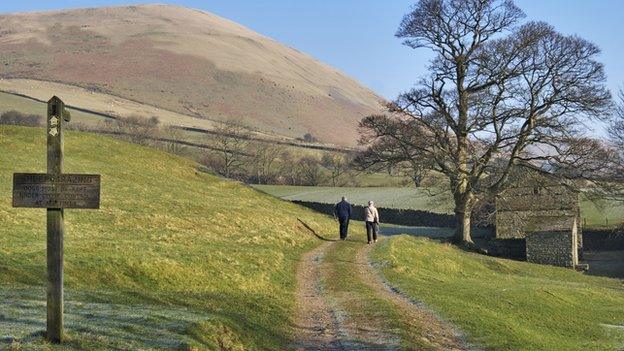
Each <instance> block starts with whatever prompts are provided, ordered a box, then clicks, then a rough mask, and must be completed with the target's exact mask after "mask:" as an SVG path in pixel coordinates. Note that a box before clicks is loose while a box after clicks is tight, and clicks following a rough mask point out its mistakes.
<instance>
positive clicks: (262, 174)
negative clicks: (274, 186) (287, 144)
mask: <svg viewBox="0 0 624 351" xmlns="http://www.w3.org/2000/svg"><path fill="white" fill-rule="evenodd" d="M248 150H249V154H250V155H251V156H250V158H251V159H250V162H249V163H250V168H251V169H250V171H251V173H252V174H253V175H252V177H253V178H254V179H252V181H253V182H256V183H258V184H268V183H271V182H274V180H275V178H276V173H277V170H276V163H277V160H278V159H279V158H280V155H281V154H282V152H283V147H281V146H279V145H274V144H269V143H263V142H259V143H254V144H251V145H250V147H249V148H248Z"/></svg>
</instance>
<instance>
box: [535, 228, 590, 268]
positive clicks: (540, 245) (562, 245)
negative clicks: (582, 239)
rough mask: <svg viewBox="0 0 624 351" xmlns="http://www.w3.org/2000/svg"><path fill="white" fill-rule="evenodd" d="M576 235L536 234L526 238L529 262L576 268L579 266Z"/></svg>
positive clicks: (559, 233)
mask: <svg viewBox="0 0 624 351" xmlns="http://www.w3.org/2000/svg"><path fill="white" fill-rule="evenodd" d="M574 237H575V233H573V232H572V231H563V232H536V233H532V234H530V235H528V236H527V237H526V258H527V261H528V262H533V263H539V264H550V265H554V266H561V267H574V266H576V265H577V264H578V259H577V258H576V257H575V256H576V253H575V252H576V250H575V249H574V247H575V245H574V241H575V240H574Z"/></svg>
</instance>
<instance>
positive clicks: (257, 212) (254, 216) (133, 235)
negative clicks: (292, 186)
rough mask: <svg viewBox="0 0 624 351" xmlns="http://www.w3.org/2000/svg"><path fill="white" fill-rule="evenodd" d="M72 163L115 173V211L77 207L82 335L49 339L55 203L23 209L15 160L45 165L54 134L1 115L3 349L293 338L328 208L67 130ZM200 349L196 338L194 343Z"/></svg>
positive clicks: (72, 331)
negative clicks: (50, 209) (300, 263)
mask: <svg viewBox="0 0 624 351" xmlns="http://www.w3.org/2000/svg"><path fill="white" fill-rule="evenodd" d="M65 153H66V154H65V172H66V173H71V172H75V173H101V174H102V204H101V209H100V210H97V211H92V210H67V211H66V214H65V218H66V231H67V232H66V237H65V287H66V311H67V313H66V316H65V318H66V326H67V332H68V336H69V341H68V342H67V343H65V344H64V345H63V346H62V347H59V348H54V347H50V346H48V345H44V344H43V342H42V337H41V331H42V330H44V329H45V282H46V280H45V274H46V265H45V255H46V249H45V248H46V244H45V211H44V210H41V209H16V208H12V207H11V185H12V181H11V178H12V173H13V172H43V171H44V170H45V133H44V131H43V130H42V129H39V128H25V127H9V126H0V349H6V348H11V347H15V349H21V348H19V347H23V349H28V350H32V349H34V350H39V349H41V350H50V349H52V350H133V349H135V350H136V349H142V350H152V349H179V350H187V349H188V350H190V349H193V350H205V349H210V350H212V349H217V348H219V347H224V346H223V345H226V346H227V347H229V348H228V349H231V350H242V349H245V350H282V349H284V348H285V347H286V345H287V344H288V343H289V342H290V333H291V331H292V325H291V324H290V321H291V318H292V315H294V310H295V306H294V290H295V275H294V270H295V265H296V262H297V260H298V258H299V256H300V255H301V253H303V252H304V251H307V250H309V249H311V248H312V247H314V246H315V245H317V244H318V241H317V240H316V239H315V237H314V236H313V235H311V234H310V233H309V232H308V230H307V229H305V228H303V226H302V225H301V224H300V223H299V222H298V220H297V218H301V219H302V220H304V221H305V222H306V223H307V224H309V225H310V226H311V227H312V228H314V229H315V230H317V231H318V232H319V233H323V234H324V235H327V234H325V233H329V232H330V231H331V232H333V231H334V230H333V229H334V225H333V222H332V221H331V220H330V219H329V218H327V217H326V216H322V215H318V214H315V213H313V212H311V211H309V210H306V209H303V208H300V207H297V206H294V205H291V204H289V203H286V202H284V201H281V200H278V199H275V198H273V197H270V196H268V195H264V194H261V193H259V192H257V191H255V190H253V189H250V188H248V187H246V186H244V185H242V184H239V183H235V182H232V181H227V180H224V179H221V178H217V177H214V176H211V175H208V174H205V173H200V172H197V171H196V170H195V167H196V165H195V164H194V163H193V162H191V161H188V160H186V159H183V158H180V157H176V156H173V155H169V154H166V153H163V152H160V151H157V150H154V149H150V148H145V147H140V146H137V145H133V144H128V143H125V142H122V141H118V140H115V139H110V138H106V137H102V136H96V135H92V134H85V133H74V132H66V134H65ZM192 347H194V348H192Z"/></svg>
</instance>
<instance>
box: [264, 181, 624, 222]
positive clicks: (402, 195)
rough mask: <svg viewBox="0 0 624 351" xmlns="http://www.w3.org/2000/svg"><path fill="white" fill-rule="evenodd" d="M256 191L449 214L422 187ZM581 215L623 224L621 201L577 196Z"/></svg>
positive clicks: (444, 201) (447, 205) (448, 203)
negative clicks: (343, 197)
mask: <svg viewBox="0 0 624 351" xmlns="http://www.w3.org/2000/svg"><path fill="white" fill-rule="evenodd" d="M254 187H255V188H257V189H258V190H262V191H264V192H266V193H268V194H271V195H274V196H277V197H280V198H282V199H285V200H303V201H314V202H321V203H334V202H337V201H339V200H340V197H341V196H343V195H344V196H347V197H348V198H349V200H350V201H351V202H352V203H354V204H359V205H362V204H366V203H367V202H368V200H373V201H375V202H376V204H377V205H378V206H380V207H388V208H409V209H415V210H425V211H431V212H438V213H451V212H452V210H453V204H452V198H450V197H449V196H448V195H444V194H443V195H438V196H433V197H432V196H429V194H428V193H427V192H426V191H425V190H424V189H418V188H405V187H401V188H399V187H371V188H347V187H345V188H340V187H334V188H332V187H313V186H312V187H306V186H287V185H254ZM581 217H582V219H583V225H584V226H585V227H586V228H595V227H612V226H614V225H616V224H618V223H624V203H622V202H615V201H590V200H587V199H584V198H581Z"/></svg>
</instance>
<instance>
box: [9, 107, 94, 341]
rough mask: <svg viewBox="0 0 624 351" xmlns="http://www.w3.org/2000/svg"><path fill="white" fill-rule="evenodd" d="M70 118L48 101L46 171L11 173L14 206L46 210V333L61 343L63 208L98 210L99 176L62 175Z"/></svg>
mask: <svg viewBox="0 0 624 351" xmlns="http://www.w3.org/2000/svg"><path fill="white" fill-rule="evenodd" d="M69 119H70V115H69V112H68V111H65V104H64V103H63V101H61V99H59V98H57V97H56V96H54V97H52V99H50V101H48V118H47V127H46V135H47V146H48V150H47V155H48V162H47V163H48V172H47V173H44V174H41V173H14V174H13V207H29V208H45V209H47V213H46V214H47V221H48V223H47V233H48V234H47V240H48V241H47V243H48V244H47V253H48V256H47V266H48V277H47V278H48V287H47V301H48V309H47V334H46V338H47V339H48V341H50V342H52V343H60V342H62V341H63V237H64V235H65V228H64V223H63V214H64V212H63V211H64V209H65V208H81V209H98V208H100V175H99V174H63V128H62V127H63V121H65V122H69Z"/></svg>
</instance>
